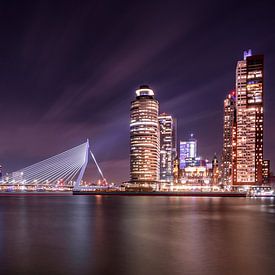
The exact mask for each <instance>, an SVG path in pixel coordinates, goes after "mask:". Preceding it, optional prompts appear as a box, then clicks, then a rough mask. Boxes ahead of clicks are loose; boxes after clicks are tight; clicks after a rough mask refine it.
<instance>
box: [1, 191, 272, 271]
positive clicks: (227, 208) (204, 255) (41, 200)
mask: <svg viewBox="0 0 275 275" xmlns="http://www.w3.org/2000/svg"><path fill="white" fill-rule="evenodd" d="M274 213H275V205H274V200H273V199H247V198H176V197H173V198H169V197H153V198H152V197H101V196H96V197H89V196H87V197H86V196H74V197H73V196H71V197H70V196H66V197H35V196H33V197H1V200H0V241H1V243H0V263H1V265H0V274H16V273H17V274H152V275H153V274H214V275H215V274H273V272H274V270H275V263H274V261H273V252H274V247H275V240H274V237H273V235H274V229H275V220H274Z"/></svg>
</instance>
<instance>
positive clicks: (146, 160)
mask: <svg viewBox="0 0 275 275" xmlns="http://www.w3.org/2000/svg"><path fill="white" fill-rule="evenodd" d="M158 113H159V103H158V101H157V100H156V99H155V97H154V92H153V90H152V89H150V87H149V86H147V85H142V86H140V88H139V89H137V90H136V99H135V100H134V101H132V103H131V123H130V182H131V183H133V184H153V183H158V181H159V160H160V134H159V122H158Z"/></svg>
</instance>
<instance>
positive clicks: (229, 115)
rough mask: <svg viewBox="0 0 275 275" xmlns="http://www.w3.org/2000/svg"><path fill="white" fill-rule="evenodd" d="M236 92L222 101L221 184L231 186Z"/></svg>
mask: <svg viewBox="0 0 275 275" xmlns="http://www.w3.org/2000/svg"><path fill="white" fill-rule="evenodd" d="M236 131H237V120H236V91H235V90H233V91H231V92H229V94H228V95H227V97H226V99H225V100H224V119H223V152H222V164H221V170H222V171H221V172H222V182H223V183H224V184H233V182H235V181H236V149H237V146H236V145H237V140H236V137H237V135H236Z"/></svg>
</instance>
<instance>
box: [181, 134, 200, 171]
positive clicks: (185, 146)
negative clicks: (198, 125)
mask: <svg viewBox="0 0 275 275" xmlns="http://www.w3.org/2000/svg"><path fill="white" fill-rule="evenodd" d="M196 157H197V140H196V139H194V138H193V134H191V137H190V139H189V140H188V141H180V169H184V168H185V167H187V166H188V159H189V160H190V159H195V158H196Z"/></svg>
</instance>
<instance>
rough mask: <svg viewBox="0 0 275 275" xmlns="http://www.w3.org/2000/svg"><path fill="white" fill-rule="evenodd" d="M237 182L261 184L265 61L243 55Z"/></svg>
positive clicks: (239, 76)
mask: <svg viewBox="0 0 275 275" xmlns="http://www.w3.org/2000/svg"><path fill="white" fill-rule="evenodd" d="M236 91H237V181H236V182H234V183H235V184H241V185H249V184H261V183H262V181H263V179H262V162H263V120H264V114H263V95H264V57H263V55H252V52H251V50H249V51H248V52H245V53H244V59H243V60H241V61H239V62H238V63H237V69H236Z"/></svg>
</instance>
